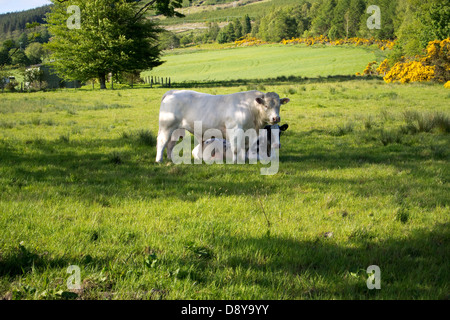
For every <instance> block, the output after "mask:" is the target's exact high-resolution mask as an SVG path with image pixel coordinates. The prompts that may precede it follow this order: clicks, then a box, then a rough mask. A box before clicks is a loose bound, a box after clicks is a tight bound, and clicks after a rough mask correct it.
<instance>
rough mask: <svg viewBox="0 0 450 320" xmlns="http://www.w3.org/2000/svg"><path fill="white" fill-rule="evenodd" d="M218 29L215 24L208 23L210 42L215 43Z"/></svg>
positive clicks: (217, 25)
mask: <svg viewBox="0 0 450 320" xmlns="http://www.w3.org/2000/svg"><path fill="white" fill-rule="evenodd" d="M219 32H220V27H219V24H218V23H217V22H212V23H211V22H210V23H209V25H208V39H209V40H212V41H216V39H217V36H218V35H219Z"/></svg>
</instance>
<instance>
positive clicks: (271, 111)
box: [156, 90, 289, 162]
mask: <svg viewBox="0 0 450 320" xmlns="http://www.w3.org/2000/svg"><path fill="white" fill-rule="evenodd" d="M288 102H289V99H288V98H283V99H280V97H279V96H278V94H276V93H275V92H269V93H263V92H260V91H256V90H254V91H246V92H238V93H233V94H228V95H211V94H205V93H199V92H195V91H190V90H171V91H168V92H166V94H164V96H163V98H162V100H161V107H160V111H159V131H158V138H157V146H156V162H162V161H163V152H164V149H165V148H166V147H167V157H168V158H169V159H172V149H173V147H174V146H175V144H176V142H177V141H172V139H171V138H172V133H173V132H174V131H175V130H177V129H186V130H187V131H189V132H191V133H192V134H194V135H196V133H197V135H199V132H201V136H196V138H197V141H203V140H204V139H203V134H204V132H205V131H206V130H209V129H217V130H219V131H220V132H221V133H222V137H227V129H242V130H244V131H245V130H248V129H255V130H259V129H261V128H263V127H264V125H266V124H271V125H272V124H276V123H278V122H280V105H281V104H285V103H288ZM194 122H197V123H201V128H200V130H199V131H198V130H196V132H194ZM227 140H231V141H230V148H231V150H233V151H235V150H236V142H235V139H227ZM235 153H236V152H233V154H235Z"/></svg>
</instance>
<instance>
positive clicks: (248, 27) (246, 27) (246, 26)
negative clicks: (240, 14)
mask: <svg viewBox="0 0 450 320" xmlns="http://www.w3.org/2000/svg"><path fill="white" fill-rule="evenodd" d="M250 32H252V21H251V20H250V17H249V15H248V14H246V15H245V16H244V23H243V26H242V33H243V34H244V35H247V34H249V33H250Z"/></svg>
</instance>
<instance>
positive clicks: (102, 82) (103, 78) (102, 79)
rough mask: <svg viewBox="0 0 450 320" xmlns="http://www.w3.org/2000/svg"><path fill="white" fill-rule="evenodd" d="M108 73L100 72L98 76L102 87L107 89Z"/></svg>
mask: <svg viewBox="0 0 450 320" xmlns="http://www.w3.org/2000/svg"><path fill="white" fill-rule="evenodd" d="M105 78H106V75H105V74H100V75H99V76H98V82H100V89H106V79H105Z"/></svg>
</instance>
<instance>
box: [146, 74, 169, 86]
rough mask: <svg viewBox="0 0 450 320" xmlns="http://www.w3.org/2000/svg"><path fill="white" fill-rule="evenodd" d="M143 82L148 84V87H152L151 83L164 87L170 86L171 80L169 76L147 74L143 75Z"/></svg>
mask: <svg viewBox="0 0 450 320" xmlns="http://www.w3.org/2000/svg"><path fill="white" fill-rule="evenodd" d="M144 83H145V84H150V88H152V87H153V85H161V86H162V87H164V88H171V87H172V81H171V79H170V77H159V76H147V77H144Z"/></svg>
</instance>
